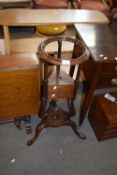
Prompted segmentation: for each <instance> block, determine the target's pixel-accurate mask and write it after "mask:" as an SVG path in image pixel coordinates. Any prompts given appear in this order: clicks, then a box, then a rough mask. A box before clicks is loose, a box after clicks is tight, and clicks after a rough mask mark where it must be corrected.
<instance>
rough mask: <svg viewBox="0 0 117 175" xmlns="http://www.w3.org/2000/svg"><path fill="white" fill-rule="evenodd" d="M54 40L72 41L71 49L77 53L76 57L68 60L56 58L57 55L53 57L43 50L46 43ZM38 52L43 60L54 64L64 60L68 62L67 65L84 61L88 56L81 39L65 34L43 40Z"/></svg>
mask: <svg viewBox="0 0 117 175" xmlns="http://www.w3.org/2000/svg"><path fill="white" fill-rule="evenodd" d="M55 41H57V42H58V43H62V41H67V42H71V43H73V44H74V48H73V51H75V55H78V57H76V58H72V59H70V60H65V59H62V58H57V57H53V56H51V55H49V54H48V53H47V52H46V51H45V48H46V46H47V45H48V44H50V43H52V42H55ZM78 51H79V52H78ZM38 53H39V56H40V58H41V59H42V60H44V61H46V62H48V63H51V64H54V65H62V64H64V62H66V64H69V65H75V64H81V63H83V62H84V61H86V60H87V59H88V57H89V52H88V50H87V48H86V46H85V45H84V43H83V42H82V41H80V40H78V39H73V38H70V37H66V36H60V37H51V38H48V39H46V40H44V41H43V42H41V44H40V45H39V48H38Z"/></svg>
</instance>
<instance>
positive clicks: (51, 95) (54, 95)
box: [48, 93, 73, 100]
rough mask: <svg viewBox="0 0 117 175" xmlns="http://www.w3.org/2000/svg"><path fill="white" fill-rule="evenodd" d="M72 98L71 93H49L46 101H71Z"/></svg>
mask: <svg viewBox="0 0 117 175" xmlns="http://www.w3.org/2000/svg"><path fill="white" fill-rule="evenodd" d="M72 97H73V93H49V94H48V100H52V99H53V100H56V99H71V98H72Z"/></svg>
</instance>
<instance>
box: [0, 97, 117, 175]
mask: <svg viewBox="0 0 117 175" xmlns="http://www.w3.org/2000/svg"><path fill="white" fill-rule="evenodd" d="M79 100H81V97H80V96H78V97H77V99H76V101H75V105H76V106H77V108H76V109H77V114H78V112H79V108H78V102H79ZM61 104H62V106H63V107H64V108H65V106H64V105H65V104H63V103H61ZM74 119H75V120H76V122H77V120H78V117H77V116H75V117H74ZM38 122H39V118H38V117H37V116H36V115H35V116H32V127H33V134H34V128H35V126H36V125H37V123H38ZM80 131H81V132H82V133H84V134H85V135H86V137H87V138H86V140H81V139H79V138H78V137H77V136H76V135H75V134H74V133H73V131H72V129H71V128H69V127H60V128H48V129H46V130H44V131H43V132H42V133H41V134H40V137H39V138H38V139H37V141H36V142H35V143H34V144H33V145H32V146H29V147H28V146H26V141H27V140H28V139H29V138H31V135H30V136H28V135H26V132H25V127H24V124H23V123H22V131H19V130H17V129H16V127H15V125H14V124H13V123H9V124H4V125H0V175H26V174H27V175H46V174H49V175H76V174H79V175H117V138H113V139H109V140H106V141H102V142H98V141H97V139H96V137H95V135H94V132H93V130H92V128H91V126H90V124H89V122H88V120H87V119H86V120H85V122H84V124H83V125H82V127H81V128H80Z"/></svg>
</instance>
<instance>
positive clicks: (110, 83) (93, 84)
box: [75, 21, 117, 125]
mask: <svg viewBox="0 0 117 175" xmlns="http://www.w3.org/2000/svg"><path fill="white" fill-rule="evenodd" d="M75 28H76V31H77V37H78V38H80V39H82V40H83V41H84V42H85V44H86V46H87V47H88V49H89V51H90V58H89V60H88V61H87V62H86V63H84V64H83V67H82V70H83V73H84V75H85V78H86V81H87V89H86V96H85V100H84V103H83V106H82V108H81V113H80V119H79V124H80V125H81V124H82V123H83V121H84V118H85V116H86V113H87V111H88V108H89V106H90V104H91V102H92V99H93V94H94V91H95V89H101V88H109V87H111V88H112V87H113V88H117V21H116V22H115V23H114V25H112V24H110V25H95V24H75Z"/></svg>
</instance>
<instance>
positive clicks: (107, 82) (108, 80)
mask: <svg viewBox="0 0 117 175" xmlns="http://www.w3.org/2000/svg"><path fill="white" fill-rule="evenodd" d="M108 87H117V76H115V75H109V76H101V77H100V78H99V81H98V84H97V88H108Z"/></svg>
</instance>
